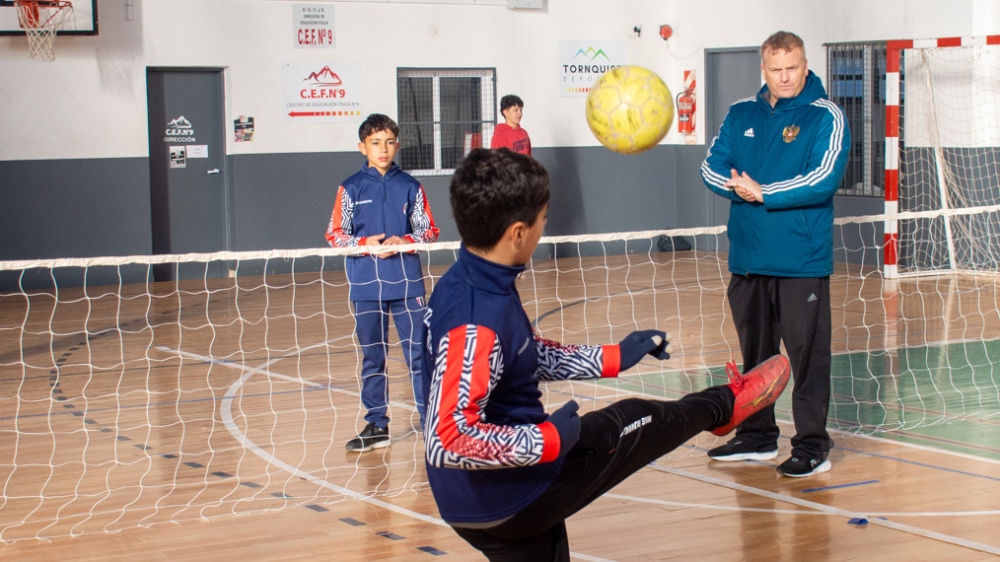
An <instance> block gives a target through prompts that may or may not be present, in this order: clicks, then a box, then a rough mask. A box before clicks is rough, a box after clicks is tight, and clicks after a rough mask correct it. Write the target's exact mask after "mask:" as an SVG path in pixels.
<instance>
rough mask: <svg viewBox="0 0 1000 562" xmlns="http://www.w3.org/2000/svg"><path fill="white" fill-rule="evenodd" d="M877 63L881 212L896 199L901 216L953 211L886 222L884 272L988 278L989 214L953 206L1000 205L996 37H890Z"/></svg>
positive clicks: (993, 223) (991, 260) (991, 255)
mask: <svg viewBox="0 0 1000 562" xmlns="http://www.w3.org/2000/svg"><path fill="white" fill-rule="evenodd" d="M886 57H887V69H888V72H887V100H886V104H887V116H888V117H889V118H888V119H887V127H888V129H889V130H888V131H887V137H889V139H887V140H890V141H893V140H898V143H896V142H887V144H886V167H887V178H886V180H887V182H886V183H887V184H888V189H887V192H886V198H887V203H888V204H887V212H888V213H892V212H895V209H893V208H892V206H893V205H894V204H895V199H894V198H896V197H897V195H898V211H900V212H907V211H916V212H919V211H929V210H945V211H949V210H950V211H958V212H956V213H943V214H941V215H940V216H934V217H933V218H910V219H904V220H900V221H899V222H898V224H892V225H887V226H888V227H889V228H888V229H887V232H889V233H890V234H892V233H893V232H895V228H896V227H897V226H898V255H896V256H894V255H892V252H891V251H890V255H889V256H887V261H886V264H887V265H888V266H890V267H887V270H886V273H887V275H890V276H892V275H894V274H895V273H897V272H898V274H899V275H900V276H906V275H923V274H935V273H941V272H947V271H964V272H985V273H990V274H993V273H996V268H995V264H996V255H997V254H998V253H1000V241H998V237H997V236H996V235H997V233H998V232H1000V224H998V222H997V216H996V215H995V214H986V215H982V214H976V213H972V214H966V213H962V212H961V210H963V209H968V208H970V207H980V206H991V205H998V204H1000V164H998V152H1000V37H994V36H991V37H981V38H968V39H940V40H926V41H894V42H889V45H888V48H887V51H886ZM897 116H898V119H896V118H895V117H897ZM897 173H898V187H897V186H896V185H893V184H895V182H896V179H897ZM893 258H896V259H898V263H897V264H895V265H896V266H897V267H892V266H893V265H894V264H893Z"/></svg>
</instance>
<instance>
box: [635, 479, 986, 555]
mask: <svg viewBox="0 0 1000 562" xmlns="http://www.w3.org/2000/svg"><path fill="white" fill-rule="evenodd" d="M649 468H652V469H653V470H658V471H660V472H665V473H667V474H673V475H675V476H680V477H683V478H689V479H691V480H698V481H700V482H703V483H705V484H711V485H715V486H720V487H723V488H729V489H731V490H737V491H740V492H745V493H748V494H753V495H756V496H762V497H765V498H768V499H772V500H775V501H780V502H785V503H791V504H794V505H798V506H800V507H805V508H808V509H812V510H815V511H816V512H819V514H822V515H837V516H840V517H845V518H848V519H852V518H854V517H865V518H867V519H868V522H869V524H874V525H880V526H882V527H887V528H889V529H893V530H896V531H902V532H904V533H909V534H912V535H918V536H922V537H926V538H930V539H935V540H939V541H942V542H946V543H949V544H954V545H957V546H963V547H966V548H971V549H973V550H979V551H982V552H987V553H990V554H996V555H1000V547H996V546H993V545H988V544H983V543H979V542H975V541H970V540H967V539H963V538H960V537H955V536H952V535H945V534H943V533H938V532H936V531H931V530H928V529H923V528H921V527H915V526H913V525H907V524H905V523H897V522H895V521H890V520H888V519H878V518H879V517H890V516H892V517H900V516H905V517H909V516H912V515H921V516H936V515H945V514H934V513H925V514H912V513H891V512H885V513H877V512H876V513H860V512H851V511H847V510H844V509H839V508H836V507H831V506H829V505H825V504H822V503H816V502H811V501H808V500H803V499H799V498H796V497H792V496H788V495H785V494H778V493H775V492H770V491H768V490H762V489H760V488H752V487H750V486H745V485H743V484H738V483H736V482H729V481H727V480H722V479H720V478H715V477H712V476H705V475H702V474H697V473H694V472H689V471H687V470H682V469H678V468H670V467H667V466H663V465H661V464H659V463H654V464H651V465H649ZM631 499H633V501H640V502H650V503H660V502H661V501H662V500H650V499H648V498H631ZM701 507H704V508H708V509H712V508H715V507H721V506H708V505H703V506H701ZM738 509H741V510H742V509H744V508H738ZM792 511H794V512H795V513H802V512H800V511H796V510H792ZM952 513H954V512H952ZM996 514H1000V511H992V512H975V513H968V515H996ZM948 515H950V514H948Z"/></svg>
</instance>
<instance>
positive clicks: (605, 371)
mask: <svg viewBox="0 0 1000 562" xmlns="http://www.w3.org/2000/svg"><path fill="white" fill-rule="evenodd" d="M601 351H603V352H604V353H603V355H604V364H603V365H601V377H602V378H614V377H617V376H618V373H619V372H621V370H622V351H621V348H620V347H618V344H614V345H602V346H601Z"/></svg>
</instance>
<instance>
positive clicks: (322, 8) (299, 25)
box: [292, 4, 335, 49]
mask: <svg viewBox="0 0 1000 562" xmlns="http://www.w3.org/2000/svg"><path fill="white" fill-rule="evenodd" d="M333 23H334V19H333V5H332V4H292V46H293V47H295V48H296V49H313V48H332V47H334V46H335V45H334V35H333Z"/></svg>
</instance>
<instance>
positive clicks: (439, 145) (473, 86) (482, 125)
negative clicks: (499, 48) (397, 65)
mask: <svg viewBox="0 0 1000 562" xmlns="http://www.w3.org/2000/svg"><path fill="white" fill-rule="evenodd" d="M495 84H496V69H486V68H463V69H443V68H441V69H424V68H401V69H398V70H397V73H396V96H397V102H396V103H397V106H398V107H397V109H398V113H397V115H398V116H399V120H398V122H399V137H400V139H399V142H400V149H399V162H400V166H401V167H402V168H403V169H404V170H406V171H408V172H410V173H411V174H413V175H415V176H419V175H444V174H450V173H451V172H452V171H453V170H454V169H455V166H456V165H457V164H458V162H459V161H460V160H461V159H462V158H463V157H464V156H465V155H466V154H468V152H469V151H470V150H472V149H473V148H476V147H480V146H485V147H489V143H490V140H492V138H493V128H494V126H495V124H496V115H497V107H496V102H495V100H496V86H495Z"/></svg>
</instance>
